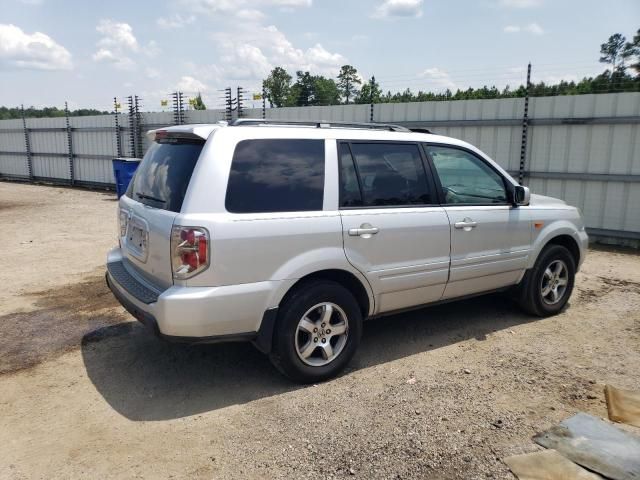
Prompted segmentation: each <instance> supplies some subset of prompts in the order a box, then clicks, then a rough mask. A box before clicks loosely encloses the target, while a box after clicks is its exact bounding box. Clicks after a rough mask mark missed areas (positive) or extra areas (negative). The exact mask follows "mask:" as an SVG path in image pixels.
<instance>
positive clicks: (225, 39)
mask: <svg viewBox="0 0 640 480" xmlns="http://www.w3.org/2000/svg"><path fill="white" fill-rule="evenodd" d="M213 39H214V40H215V42H216V45H217V47H218V48H219V50H220V61H219V62H218V63H217V64H216V65H215V66H212V67H209V68H208V72H209V75H212V76H214V77H215V78H216V83H218V81H222V80H228V79H246V80H261V79H263V78H264V77H265V76H266V75H268V73H269V72H270V71H271V69H273V68H274V67H275V66H276V65H277V66H281V67H283V68H284V69H285V70H287V71H289V72H290V73H291V74H293V73H294V72H295V71H297V70H303V71H310V72H312V73H315V74H321V75H329V76H335V75H337V73H338V70H339V69H340V66H342V65H344V64H345V63H347V59H346V58H345V57H344V56H343V55H341V54H340V53H337V52H330V51H328V50H327V49H326V48H324V47H323V46H322V45H321V44H319V43H316V44H315V45H314V46H312V47H310V48H308V49H306V50H303V49H301V48H296V47H295V46H294V45H293V44H292V43H291V41H289V39H288V38H287V37H286V36H285V34H284V33H282V32H281V31H280V30H278V29H277V28H276V27H275V26H273V25H270V26H267V27H263V26H257V27H256V26H255V25H253V26H250V27H244V28H243V27H242V26H241V27H240V28H239V29H238V30H235V31H232V32H225V33H216V34H214V35H213Z"/></svg>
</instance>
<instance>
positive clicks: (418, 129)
mask: <svg viewBox="0 0 640 480" xmlns="http://www.w3.org/2000/svg"><path fill="white" fill-rule="evenodd" d="M409 130H411V131H412V132H414V133H433V132H432V131H431V130H429V129H428V128H423V127H416V128H409Z"/></svg>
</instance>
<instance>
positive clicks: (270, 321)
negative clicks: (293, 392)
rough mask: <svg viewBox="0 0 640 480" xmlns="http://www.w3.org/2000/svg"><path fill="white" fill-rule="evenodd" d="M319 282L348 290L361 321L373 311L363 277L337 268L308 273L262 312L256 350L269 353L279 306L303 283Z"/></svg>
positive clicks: (370, 293)
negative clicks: (358, 309)
mask: <svg viewBox="0 0 640 480" xmlns="http://www.w3.org/2000/svg"><path fill="white" fill-rule="evenodd" d="M320 280H330V281H332V282H336V283H338V284H340V285H342V286H343V287H345V288H346V289H347V290H349V291H350V292H351V293H352V294H353V296H354V297H355V299H356V301H357V302H358V305H359V306H360V310H361V312H362V318H363V319H365V318H366V317H368V316H369V315H370V313H371V312H372V311H373V308H374V297H373V293H372V291H371V289H370V288H367V285H368V282H367V280H366V279H365V278H364V277H362V276H361V278H359V277H358V276H357V275H356V274H354V273H353V272H349V271H347V270H342V269H339V268H328V269H324V270H318V271H315V272H313V273H309V274H307V275H304V276H303V277H301V278H299V279H298V280H296V281H295V283H293V284H292V285H290V286H289V288H288V289H287V290H286V292H285V293H284V294H283V295H282V298H280V299H279V301H278V302H277V305H278V306H276V307H272V308H269V309H267V310H266V311H265V312H264V316H263V318H262V322H261V325H260V329H259V330H258V332H257V334H256V338H255V339H254V341H253V344H254V345H255V346H256V348H258V350H260V351H261V352H263V353H267V354H268V353H269V352H271V349H272V345H273V335H274V333H275V325H276V320H277V316H278V309H279V306H280V305H282V304H283V303H284V302H285V301H286V300H287V298H289V297H290V296H291V295H292V294H293V292H295V291H296V290H298V289H299V288H301V287H303V286H304V284H305V283H310V282H314V281H320Z"/></svg>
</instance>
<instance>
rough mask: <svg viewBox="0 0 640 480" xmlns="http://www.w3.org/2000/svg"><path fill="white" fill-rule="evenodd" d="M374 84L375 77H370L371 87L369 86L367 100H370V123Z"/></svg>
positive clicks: (371, 119) (370, 119)
mask: <svg viewBox="0 0 640 480" xmlns="http://www.w3.org/2000/svg"><path fill="white" fill-rule="evenodd" d="M375 84H376V77H373V76H372V77H371V88H370V92H369V101H370V102H371V104H370V108H369V121H370V122H371V123H373V87H374V86H375Z"/></svg>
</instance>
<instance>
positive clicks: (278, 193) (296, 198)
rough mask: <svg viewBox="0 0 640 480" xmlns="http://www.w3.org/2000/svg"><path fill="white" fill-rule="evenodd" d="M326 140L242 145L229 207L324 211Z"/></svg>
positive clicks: (235, 161) (234, 166)
mask: <svg viewBox="0 0 640 480" xmlns="http://www.w3.org/2000/svg"><path fill="white" fill-rule="evenodd" d="M323 193H324V140H298V139H259V140H244V141H242V142H239V143H238V145H237V146H236V150H235V152H234V154H233V160H232V162H231V172H230V173H229V183H228V186H227V198H226V208H227V210H228V211H229V212H233V213H262V212H300V211H311V210H322V200H323Z"/></svg>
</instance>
